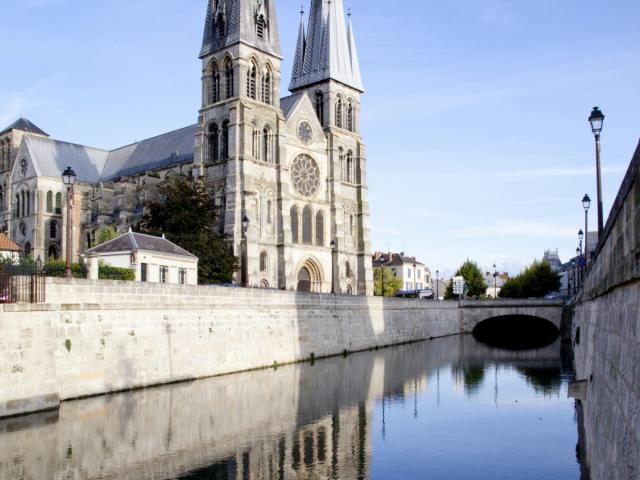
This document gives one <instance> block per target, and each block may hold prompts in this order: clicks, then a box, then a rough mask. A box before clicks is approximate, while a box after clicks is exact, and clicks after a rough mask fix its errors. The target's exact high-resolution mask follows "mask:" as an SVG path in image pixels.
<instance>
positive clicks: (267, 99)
mask: <svg viewBox="0 0 640 480" xmlns="http://www.w3.org/2000/svg"><path fill="white" fill-rule="evenodd" d="M262 101H263V102H264V103H266V104H268V105H271V70H270V69H269V68H268V67H267V68H265V69H264V73H263V74H262Z"/></svg>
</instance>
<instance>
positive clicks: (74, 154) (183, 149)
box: [23, 125, 198, 183]
mask: <svg viewBox="0 0 640 480" xmlns="http://www.w3.org/2000/svg"><path fill="white" fill-rule="evenodd" d="M197 128H198V126H197V125H191V126H189V127H185V128H181V129H179V130H174V131H173V132H169V133H165V134H163V135H158V136H156V137H153V138H149V139H146V140H142V141H141V142H137V143H134V144H131V145H127V146H126V147H122V148H118V149H116V150H113V151H111V152H109V151H108V150H101V149H98V148H92V147H87V146H85V145H77V144H74V143H69V142H62V141H59V140H52V139H50V138H42V137H31V136H26V137H25V138H24V140H23V142H24V143H23V145H24V148H26V149H27V151H28V152H29V154H30V157H31V159H32V161H33V165H34V168H35V170H36V173H37V175H38V176H44V177H50V178H59V177H61V176H62V172H63V171H64V169H65V168H67V167H68V166H69V167H71V168H72V169H73V170H74V172H75V173H76V175H77V176H78V177H77V179H78V181H80V182H86V183H98V182H106V181H111V180H117V179H119V178H122V177H124V176H127V175H135V174H138V173H143V172H146V171H149V170H155V169H160V168H170V167H172V166H175V165H180V164H184V163H191V162H193V159H194V151H195V134H196V130H197Z"/></svg>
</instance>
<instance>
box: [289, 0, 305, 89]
mask: <svg viewBox="0 0 640 480" xmlns="http://www.w3.org/2000/svg"><path fill="white" fill-rule="evenodd" d="M306 44H307V40H306V38H305V31H304V5H303V6H302V7H301V8H300V28H299V30H298V44H297V46H296V56H295V58H294V60H293V74H292V75H291V83H292V84H293V82H295V81H296V80H297V79H298V77H300V76H301V75H302V70H303V68H304V53H305V50H306V46H307V45H306Z"/></svg>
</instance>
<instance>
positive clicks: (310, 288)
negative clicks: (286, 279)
mask: <svg viewBox="0 0 640 480" xmlns="http://www.w3.org/2000/svg"><path fill="white" fill-rule="evenodd" d="M297 281H298V285H297V287H296V290H297V291H298V292H306V293H320V292H321V291H322V273H321V272H320V267H318V264H317V263H316V262H314V261H313V260H311V259H309V260H307V261H305V262H304V264H303V265H302V267H300V270H298V277H297Z"/></svg>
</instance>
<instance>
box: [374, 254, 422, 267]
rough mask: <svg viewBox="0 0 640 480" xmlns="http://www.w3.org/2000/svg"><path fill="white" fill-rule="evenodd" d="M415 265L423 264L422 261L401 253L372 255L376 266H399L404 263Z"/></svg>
mask: <svg viewBox="0 0 640 480" xmlns="http://www.w3.org/2000/svg"><path fill="white" fill-rule="evenodd" d="M414 262H415V264H416V265H424V263H422V262H419V261H417V260H416V258H415V257H408V256H406V255H405V254H404V252H402V253H379V252H378V253H376V254H375V255H374V259H373V264H374V266H376V267H379V266H381V265H383V264H384V265H385V266H399V265H404V264H405V263H414Z"/></svg>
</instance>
